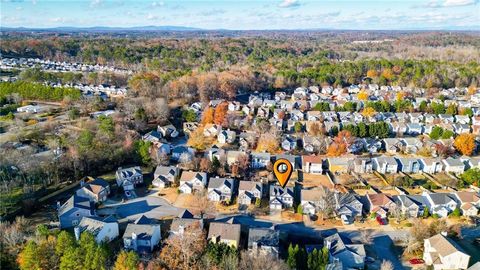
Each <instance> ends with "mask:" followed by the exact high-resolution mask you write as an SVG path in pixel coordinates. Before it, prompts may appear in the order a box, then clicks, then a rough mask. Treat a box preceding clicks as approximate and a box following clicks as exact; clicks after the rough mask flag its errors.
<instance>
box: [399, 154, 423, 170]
mask: <svg viewBox="0 0 480 270" xmlns="http://www.w3.org/2000/svg"><path fill="white" fill-rule="evenodd" d="M397 160H398V164H399V165H400V166H399V170H400V171H401V172H404V173H418V172H420V161H419V160H418V159H417V158H406V157H401V158H398V159H397Z"/></svg>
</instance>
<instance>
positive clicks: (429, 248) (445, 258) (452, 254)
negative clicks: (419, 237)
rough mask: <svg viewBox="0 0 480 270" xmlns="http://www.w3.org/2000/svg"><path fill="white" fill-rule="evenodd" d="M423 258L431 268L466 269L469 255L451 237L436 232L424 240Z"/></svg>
mask: <svg viewBox="0 0 480 270" xmlns="http://www.w3.org/2000/svg"><path fill="white" fill-rule="evenodd" d="M423 246H424V251H423V260H424V261H425V264H426V265H432V266H433V269H435V270H441V269H467V268H468V263H469V261H470V256H469V255H468V254H467V253H465V251H463V249H462V248H461V247H460V246H458V244H457V243H455V242H454V241H453V240H452V239H450V238H448V237H446V236H444V235H442V234H437V235H434V236H432V237H430V238H428V239H425V240H424V243H423Z"/></svg>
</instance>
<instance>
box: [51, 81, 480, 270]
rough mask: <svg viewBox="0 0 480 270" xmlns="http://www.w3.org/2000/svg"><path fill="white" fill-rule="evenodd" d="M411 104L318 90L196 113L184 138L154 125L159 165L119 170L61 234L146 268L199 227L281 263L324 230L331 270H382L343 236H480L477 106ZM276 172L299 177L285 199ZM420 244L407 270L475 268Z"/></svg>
mask: <svg viewBox="0 0 480 270" xmlns="http://www.w3.org/2000/svg"><path fill="white" fill-rule="evenodd" d="M404 91H405V89H401V88H399V87H384V86H382V87H379V86H378V85H374V84H369V85H358V86H350V87H349V88H347V89H338V88H336V89H334V88H332V87H323V88H319V87H316V86H311V87H308V88H306V87H300V88H296V89H294V91H293V92H291V93H286V92H275V93H263V92H262V93H255V94H250V95H248V96H246V98H245V99H240V100H238V101H230V102H229V101H226V100H212V101H210V102H209V103H208V104H201V103H198V102H197V103H193V104H191V105H189V106H188V107H186V108H185V109H184V110H183V115H184V118H185V119H184V122H183V124H182V126H175V125H172V124H167V125H159V126H158V127H157V129H154V130H151V131H149V132H147V133H145V135H143V136H142V140H143V141H144V142H145V143H148V144H149V145H150V147H151V149H150V151H151V152H152V153H153V154H154V155H155V156H157V157H158V159H159V160H161V161H160V163H161V164H159V165H157V166H156V167H155V168H154V170H153V171H152V172H148V171H144V170H143V169H142V166H138V165H137V166H132V167H123V168H122V167H121V168H118V169H117V171H116V172H115V177H114V178H115V179H114V180H115V181H114V182H107V181H105V180H103V179H102V178H92V177H87V178H85V179H83V180H82V181H81V184H80V188H79V189H78V190H77V191H76V192H75V194H74V195H72V196H71V197H70V198H69V199H68V200H66V201H65V203H64V204H62V205H61V206H60V207H59V208H58V217H59V221H60V228H71V227H73V228H75V233H76V234H78V235H79V234H80V232H83V231H90V232H91V233H92V234H93V235H94V236H95V239H96V240H97V242H102V241H107V242H110V241H112V240H113V239H115V238H119V237H121V238H123V243H124V248H125V249H126V250H134V251H136V252H138V254H141V255H142V256H144V257H143V258H149V256H151V255H149V254H152V252H154V251H155V250H158V249H160V248H161V246H162V242H164V241H168V238H169V237H173V236H178V235H182V234H183V233H185V231H186V230H188V229H189V226H194V227H196V228H201V229H206V230H207V235H206V236H205V237H206V239H207V241H209V242H211V243H214V244H219V243H223V244H226V245H227V246H229V247H233V248H235V249H247V250H253V251H255V252H263V253H265V254H269V255H271V256H273V257H275V258H280V257H282V256H289V252H290V250H291V249H292V250H293V248H292V246H290V247H289V246H288V245H287V246H285V245H286V244H285V243H286V242H285V241H286V239H287V238H288V235H289V234H293V235H298V234H300V235H301V234H302V232H301V231H296V230H295V228H287V229H285V228H284V229H282V225H281V224H282V223H283V222H289V221H295V220H296V221H304V222H305V224H306V226H308V227H311V228H316V227H318V228H321V227H322V226H326V225H325V224H330V225H331V226H335V227H338V228H342V229H339V230H338V232H336V233H335V234H332V235H328V234H327V235H323V234H320V236H319V237H322V238H323V243H316V242H315V241H312V243H311V247H309V246H308V245H307V246H306V248H307V250H306V252H307V253H308V252H312V250H318V251H316V252H323V251H322V250H325V252H327V253H328V258H329V259H328V260H327V262H326V267H327V268H328V267H332V268H331V269H363V268H366V267H367V266H368V265H369V264H370V265H374V264H375V259H374V258H372V257H371V256H369V255H368V254H369V253H370V252H367V250H370V249H371V248H367V247H366V246H365V245H369V242H365V241H363V242H362V241H361V240H359V237H353V238H354V239H351V238H350V237H349V236H348V235H347V234H344V233H343V232H342V230H344V229H345V228H355V227H357V228H358V229H360V230H366V228H377V229H379V230H382V227H387V226H394V227H395V228H397V229H400V230H406V229H407V228H409V227H411V226H412V224H413V226H423V225H421V224H422V223H418V222H419V221H415V220H418V219H420V220H431V222H438V221H441V220H446V221H448V222H454V223H458V222H467V223H468V222H475V220H476V219H477V218H478V211H479V209H480V195H479V188H478V184H479V180H480V178H475V177H477V176H478V174H477V176H474V177H473V178H472V177H468V175H469V172H478V170H480V162H479V161H480V157H477V156H476V154H477V152H478V145H479V144H478V135H479V130H480V94H473V95H470V96H467V91H469V90H467V89H446V90H444V91H443V92H444V96H443V97H444V99H443V100H440V99H439V100H435V99H434V100H428V101H427V100H425V99H422V98H415V93H416V92H419V93H421V91H422V90H421V89H419V90H415V91H411V90H408V93H410V94H411V95H413V96H402V95H401V93H404ZM378 97H383V98H382V99H379V98H378ZM477 99H478V101H479V102H477ZM460 137H465V138H463V139H462V140H463V141H461V142H460V139H459V138H460ZM277 159H286V160H288V161H289V162H290V163H291V164H292V167H293V170H294V173H293V176H292V178H291V179H290V181H289V182H288V184H287V186H285V187H282V186H280V185H279V184H278V183H277V181H276V180H275V178H274V176H273V175H272V164H273V163H274V162H275V160H277ZM144 177H146V178H148V180H145V178H144ZM146 183H149V184H146ZM111 185H114V186H115V188H114V189H115V190H116V191H117V193H116V194H112V192H111ZM122 192H123V193H122ZM167 194H168V195H167ZM112 196H113V197H112ZM111 198H121V199H122V200H121V202H120V203H118V202H113V201H114V200H113V199H111ZM172 198H173V200H174V201H171V200H172ZM162 209H163V210H162ZM194 213H195V214H194ZM245 214H248V215H247V216H245ZM238 215H240V216H238ZM166 218H173V221H172V223H171V224H169V225H165V222H164V221H165V219H166ZM460 220H462V221H460ZM266 221H268V222H266ZM412 222H413V223H412ZM429 222H430V221H429ZM125 226H126V228H125ZM110 227H111V228H112V229H108V228H110ZM100 228H101V229H100ZM119 228H125V229H119ZM386 235H387V236H388V235H389V234H388V230H387V233H386ZM78 237H79V236H77V238H78ZM405 237H406V236H405ZM392 238H395V239H396V241H400V238H401V237H400V236H393V237H392ZM421 241H422V242H421V243H420V244H421V245H422V246H423V245H424V246H425V248H424V253H423V254H421V256H419V257H418V259H410V261H408V260H406V261H403V262H402V264H403V265H405V264H407V265H410V266H412V265H413V266H415V265H416V264H418V263H419V262H421V264H422V265H428V266H432V267H433V268H434V269H467V268H468V266H469V258H470V256H469V255H468V253H466V252H465V251H464V250H463V249H462V248H461V247H460V246H459V245H458V244H457V243H455V240H453V239H451V238H450V234H449V233H448V234H447V231H443V230H442V231H437V233H436V234H434V235H431V237H430V238H425V239H421ZM394 244H395V243H392V245H394ZM297 248H298V247H297ZM285 254H286V255H285ZM410 257H411V256H410ZM328 269H330V268H328ZM469 269H470V268H469ZM472 269H474V268H472Z"/></svg>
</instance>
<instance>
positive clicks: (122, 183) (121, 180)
mask: <svg viewBox="0 0 480 270" xmlns="http://www.w3.org/2000/svg"><path fill="white" fill-rule="evenodd" d="M115 178H116V180H117V186H119V187H123V189H124V190H125V191H127V190H134V189H135V186H136V185H139V184H142V183H143V174H142V169H140V166H135V167H130V168H122V167H120V168H118V170H117V172H116V173H115Z"/></svg>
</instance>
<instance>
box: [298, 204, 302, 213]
mask: <svg viewBox="0 0 480 270" xmlns="http://www.w3.org/2000/svg"><path fill="white" fill-rule="evenodd" d="M297 214H300V215H303V207H302V205H301V204H299V205H298V206H297Z"/></svg>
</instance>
